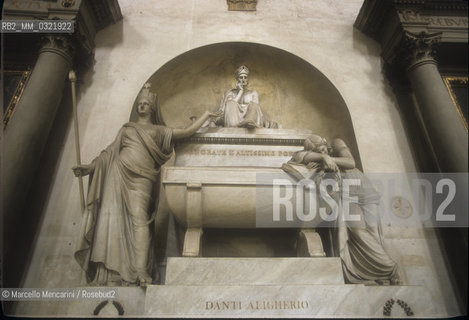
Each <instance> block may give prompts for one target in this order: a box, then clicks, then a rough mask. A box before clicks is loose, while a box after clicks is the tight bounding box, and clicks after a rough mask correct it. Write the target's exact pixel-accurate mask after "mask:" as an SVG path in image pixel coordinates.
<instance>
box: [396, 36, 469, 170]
mask: <svg viewBox="0 0 469 320" xmlns="http://www.w3.org/2000/svg"><path fill="white" fill-rule="evenodd" d="M403 36H404V43H403V48H404V50H405V51H406V53H407V55H406V58H407V59H406V60H407V61H406V62H407V63H406V65H407V75H408V77H409V80H410V82H411V84H412V88H413V90H414V93H415V97H416V98H417V102H418V107H419V113H420V115H421V116H422V120H423V122H424V126H425V129H426V132H427V134H428V137H429V139H430V142H431V144H432V148H433V150H434V151H435V155H436V157H437V160H438V164H439V167H440V168H441V171H442V172H467V160H468V159H467V142H468V138H467V133H466V130H465V128H464V124H463V122H462V119H461V118H460V116H459V114H458V111H457V110H456V108H455V106H454V105H453V102H452V100H451V97H450V95H449V93H448V89H447V88H446V86H445V84H444V82H443V79H442V78H441V75H440V72H439V71H438V68H437V63H436V61H435V58H434V55H433V50H434V46H435V45H436V44H437V43H438V41H439V39H440V37H441V35H440V34H427V33H424V32H422V33H420V34H418V35H416V34H412V33H410V32H405V33H404V35H403Z"/></svg>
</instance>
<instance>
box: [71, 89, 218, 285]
mask: <svg viewBox="0 0 469 320" xmlns="http://www.w3.org/2000/svg"><path fill="white" fill-rule="evenodd" d="M220 114H221V113H220V112H215V113H211V112H208V111H206V112H205V113H204V114H203V115H202V116H201V117H200V118H198V119H196V120H195V121H194V122H193V123H192V124H191V125H190V126H189V127H187V128H183V129H175V128H170V127H167V126H166V125H164V122H163V119H162V117H161V111H160V110H159V107H158V104H157V97H156V95H155V94H154V93H152V92H151V91H150V85H149V84H146V85H145V86H144V88H143V89H142V90H141V91H140V93H139V95H138V98H137V105H136V120H135V121H134V122H128V123H126V124H124V125H123V126H122V128H121V129H120V130H119V132H118V134H117V136H116V138H115V140H114V142H112V143H111V144H110V145H109V146H108V147H107V148H106V149H104V150H103V151H102V152H101V153H100V154H99V155H98V156H97V157H96V158H95V159H94V160H93V161H92V162H91V163H90V164H85V165H79V166H76V167H73V168H72V169H73V171H74V174H75V175H76V176H86V175H89V187H88V194H87V201H86V209H85V213H84V218H83V223H82V227H81V232H80V239H79V241H78V248H77V250H76V252H75V259H76V260H77V261H78V263H79V264H80V266H81V267H82V268H83V269H84V270H85V273H86V278H87V282H93V283H95V284H97V285H109V284H113V285H115V284H123V285H126V284H140V285H142V286H144V285H146V284H148V283H152V280H153V279H152V277H151V274H152V271H153V270H152V266H153V250H152V245H151V244H152V239H153V229H154V228H152V225H153V221H154V219H155V215H156V208H157V205H156V204H157V200H158V194H157V192H155V190H157V189H158V187H159V174H160V168H161V166H162V165H163V164H164V163H165V162H166V161H168V160H169V158H170V157H171V154H172V152H173V145H174V142H175V141H176V140H178V139H182V138H186V137H189V136H190V135H192V134H193V133H195V132H196V131H197V130H198V129H199V128H200V127H201V126H202V124H203V123H204V122H205V121H207V120H208V119H209V118H211V117H219V116H220Z"/></svg>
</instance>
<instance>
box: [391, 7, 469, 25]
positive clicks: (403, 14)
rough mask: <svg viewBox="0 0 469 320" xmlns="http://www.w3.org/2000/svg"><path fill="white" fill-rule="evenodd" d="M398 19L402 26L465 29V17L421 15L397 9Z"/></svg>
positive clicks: (416, 12) (466, 20)
mask: <svg viewBox="0 0 469 320" xmlns="http://www.w3.org/2000/svg"><path fill="white" fill-rule="evenodd" d="M397 13H398V15H399V19H400V20H401V22H402V23H404V24H416V25H422V26H428V27H439V28H467V26H468V19H467V17H460V16H454V15H453V16H449V15H448V16H445V15H441V13H439V14H438V15H431V16H428V15H423V14H422V13H421V12H419V11H417V10H414V9H407V8H406V9H398V10H397Z"/></svg>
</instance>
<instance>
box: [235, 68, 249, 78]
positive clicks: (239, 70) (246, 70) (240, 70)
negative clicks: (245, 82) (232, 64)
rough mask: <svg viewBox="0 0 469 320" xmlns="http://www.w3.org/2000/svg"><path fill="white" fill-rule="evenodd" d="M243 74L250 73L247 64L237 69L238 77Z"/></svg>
mask: <svg viewBox="0 0 469 320" xmlns="http://www.w3.org/2000/svg"><path fill="white" fill-rule="evenodd" d="M241 74H247V75H248V74H249V69H248V67H246V66H241V67H239V68H238V70H236V78H237V77H239V76H240V75H241Z"/></svg>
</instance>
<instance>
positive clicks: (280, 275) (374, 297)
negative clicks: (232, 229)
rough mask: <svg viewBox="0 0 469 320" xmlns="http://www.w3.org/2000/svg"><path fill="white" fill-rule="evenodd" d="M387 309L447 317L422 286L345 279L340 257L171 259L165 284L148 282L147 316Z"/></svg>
mask: <svg viewBox="0 0 469 320" xmlns="http://www.w3.org/2000/svg"><path fill="white" fill-rule="evenodd" d="M391 299H393V300H394V303H393V304H392V305H391V307H387V308H385V306H389V304H390V301H391ZM398 300H399V302H400V303H402V302H404V303H406V305H407V307H408V309H407V311H406V310H404V308H402V307H401V306H400V305H399V304H398V303H397V301H398ZM386 310H389V311H390V315H391V316H392V317H406V316H407V314H406V312H409V310H410V312H412V313H413V315H414V316H416V317H442V316H446V310H445V308H444V306H443V304H442V303H437V302H436V301H435V299H433V297H432V296H431V295H430V293H429V291H428V290H427V288H425V287H424V286H364V285H351V284H344V282H343V276H342V272H341V264H340V259H338V258H241V259H231V258H169V260H168V267H167V276H166V285H160V286H148V287H147V292H146V300H145V310H144V316H151V317H169V318H171V317H201V318H228V317H239V318H264V317H270V318H284V317H288V318H312V317H322V318H328V317H354V318H356V317H383V316H384V314H383V312H385V311H386Z"/></svg>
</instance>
